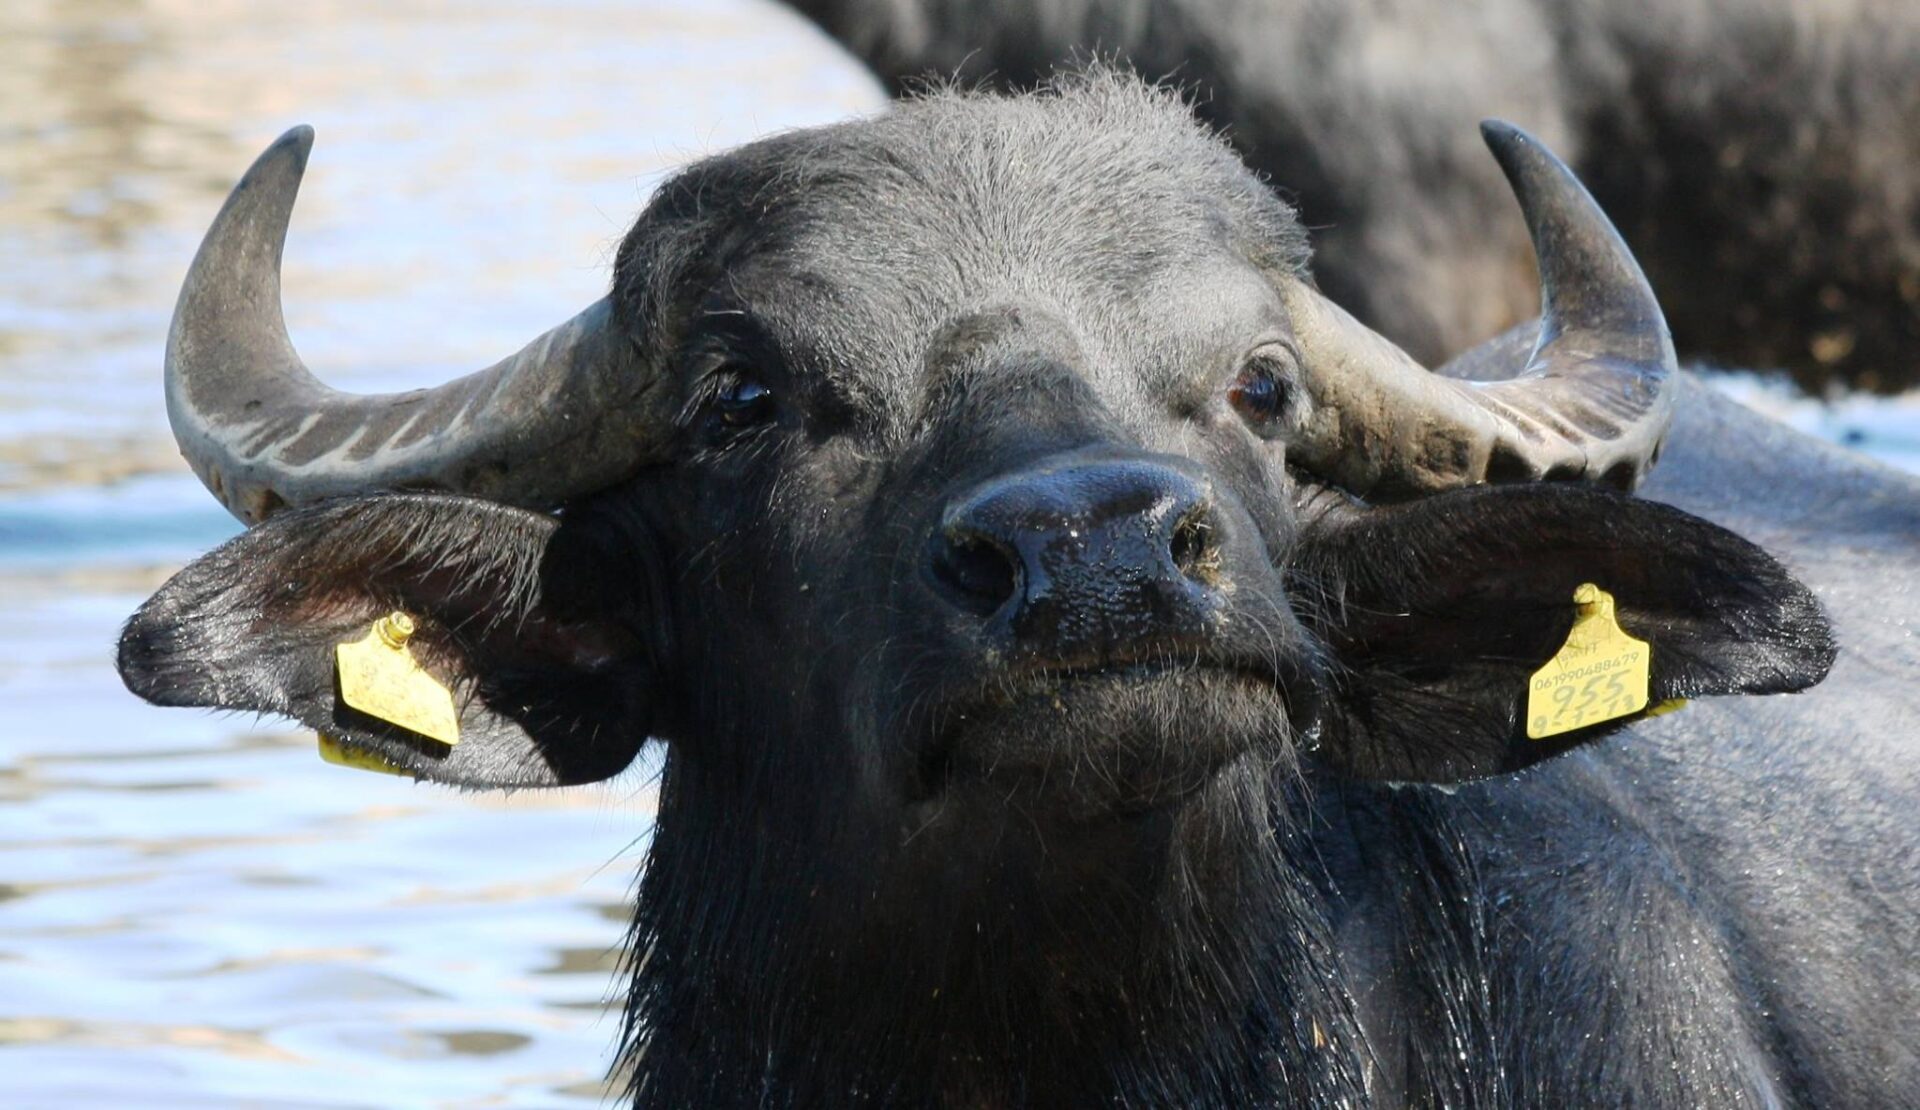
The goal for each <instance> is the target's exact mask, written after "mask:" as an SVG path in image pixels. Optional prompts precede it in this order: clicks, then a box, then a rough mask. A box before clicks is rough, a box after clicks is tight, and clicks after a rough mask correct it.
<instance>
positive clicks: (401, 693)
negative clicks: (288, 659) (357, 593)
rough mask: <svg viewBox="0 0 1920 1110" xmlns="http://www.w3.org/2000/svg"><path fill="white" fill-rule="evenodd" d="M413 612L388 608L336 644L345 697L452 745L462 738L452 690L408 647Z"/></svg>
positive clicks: (350, 702)
mask: <svg viewBox="0 0 1920 1110" xmlns="http://www.w3.org/2000/svg"><path fill="white" fill-rule="evenodd" d="M412 636H413V618H412V617H409V616H407V615H406V614H405V613H401V612H393V613H389V614H387V615H386V616H384V617H381V618H380V619H379V620H377V621H375V622H373V627H372V628H370V629H368V630H367V634H366V635H365V636H363V637H361V638H360V639H358V640H353V641H350V642H348V643H344V644H340V645H338V646H337V647H335V648H334V664H335V666H337V667H338V668H339V670H340V698H341V700H342V701H344V702H346V703H347V704H348V705H350V706H352V707H353V708H355V709H358V710H359V711H360V712H362V713H365V714H367V715H368V716H370V717H378V718H380V719H381V720H383V721H385V722H387V723H388V724H393V725H399V726H400V727H401V728H404V729H406V730H407V731H408V732H415V733H419V734H420V735H421V736H425V737H427V738H428V739H430V740H438V741H440V742H441V743H442V744H446V745H448V746H452V745H454V744H458V743H459V742H460V714H459V713H457V712H456V711H455V710H454V708H453V691H451V690H449V689H447V688H446V687H445V686H442V685H441V684H440V681H439V680H438V679H436V678H434V677H433V676H432V675H430V674H428V673H427V672H426V671H425V670H424V669H422V668H421V666H420V664H419V662H418V661H417V660H415V659H414V657H413V653H412V652H411V651H409V650H408V649H407V640H408V639H409V638H411V637H412Z"/></svg>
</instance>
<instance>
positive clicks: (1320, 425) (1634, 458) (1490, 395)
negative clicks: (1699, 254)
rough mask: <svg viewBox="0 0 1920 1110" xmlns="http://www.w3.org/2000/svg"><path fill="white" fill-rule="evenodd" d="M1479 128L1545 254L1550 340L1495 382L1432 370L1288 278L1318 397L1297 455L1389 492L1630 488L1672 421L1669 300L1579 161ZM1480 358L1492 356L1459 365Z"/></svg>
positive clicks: (1500, 129)
mask: <svg viewBox="0 0 1920 1110" xmlns="http://www.w3.org/2000/svg"><path fill="white" fill-rule="evenodd" d="M1480 131H1481V134H1482V136H1483V137H1485V139H1486V141H1487V146H1488V147H1489V148H1491V149H1492V151H1493V156H1494V157H1495V158H1496V159H1498V160H1499V162H1500V168H1501V169H1502V170H1504V171H1505V172H1506V175H1507V180H1508V182H1509V183H1510V184H1511V185H1512V187H1513V191H1514V195H1515V196H1516V197H1517V198H1518V199H1519V201H1520V211H1521V214H1522V215H1523V216H1525V218H1526V221H1527V230H1528V232H1529V233H1530V234H1531V235H1532V237H1533V249H1534V253H1535V254H1536V255H1538V257H1539V261H1540V286H1541V321H1540V328H1539V338H1538V339H1537V340H1536V341H1535V343H1534V345H1533V349H1532V351H1531V352H1530V353H1528V354H1527V356H1526V364H1525V368H1524V369H1523V370H1521V371H1520V372H1519V373H1518V374H1515V375H1511V376H1507V377H1506V380H1502V381H1490V382H1467V381H1459V380H1456V379H1450V378H1448V377H1446V376H1444V375H1445V373H1446V370H1444V369H1443V370H1442V372H1441V373H1440V374H1435V373H1431V372H1429V371H1428V370H1426V369H1425V368H1424V367H1422V366H1421V365H1420V364H1419V363H1418V362H1416V361H1415V360H1414V359H1413V357H1412V356H1411V355H1408V354H1407V353H1406V352H1405V351H1402V350H1401V349H1400V348H1399V347H1397V346H1395V345H1394V344H1392V343H1391V342H1389V341H1388V340H1386V339H1385V338H1383V337H1381V336H1380V335H1378V334H1376V333H1375V332H1373V331H1372V330H1370V329H1368V328H1367V327H1366V326H1365V325H1363V324H1361V323H1360V322H1359V321H1357V320H1355V319H1354V318H1353V317H1351V316H1349V315H1347V313H1346V312H1345V311H1343V310H1342V309H1341V308H1340V307H1339V306H1338V305H1335V304H1334V303H1333V302H1331V301H1329V300H1327V299H1326V298H1325V297H1322V296H1321V295H1320V294H1319V293H1318V292H1317V291H1315V290H1314V289H1313V288H1312V287H1310V286H1309V285H1307V284H1306V283H1305V282H1303V281H1300V280H1298V279H1291V278H1290V279H1286V280H1283V281H1282V282H1281V283H1280V286H1281V295H1282V299H1283V300H1284V301H1285V302H1286V306H1287V311H1288V313H1289V314H1290V315H1291V316H1292V318H1293V325H1294V331H1295V335H1296V338H1297V339H1298V340H1299V343H1300V347H1301V361H1302V364H1303V367H1302V376H1303V378H1304V384H1305V387H1306V391H1307V392H1308V394H1309V395H1310V396H1311V397H1312V405H1311V408H1310V411H1309V412H1308V413H1307V415H1306V418H1305V421H1304V428H1303V431H1302V433H1301V434H1299V435H1298V436H1296V437H1293V438H1291V439H1290V440H1289V442H1288V451H1289V453H1290V454H1291V455H1292V456H1293V459H1294V461H1297V462H1298V463H1300V464H1301V465H1302V466H1304V467H1306V468H1307V469H1309V470H1312V471H1314V472H1315V473H1318V474H1320V475H1321V476H1323V477H1325V478H1327V479H1328V480H1330V481H1332V482H1334V483H1336V484H1338V485H1341V486H1344V487H1346V488H1347V489H1350V490H1352V491H1354V492H1356V493H1359V494H1361V495H1362V496H1374V497H1380V498H1392V497H1404V496H1411V495H1415V494H1419V493H1426V492H1432V491H1436V490H1442V489H1450V488H1454V487H1458V486H1463V485H1472V484H1474V483H1477V482H1483V481H1492V482H1507V481H1539V480H1542V479H1548V480H1554V479H1584V480H1593V481H1603V482H1608V483H1610V484H1613V485H1616V486H1619V487H1621V488H1632V486H1633V485H1635V484H1636V483H1637V482H1638V481H1639V480H1640V478H1641V476H1642V475H1644V473H1645V472H1646V470H1647V468H1648V467H1650V466H1651V465H1652V463H1653V460H1654V458H1655V457H1656V456H1657V454H1658V453H1659V449H1660V444H1661V441H1662V439H1663V438H1664V437H1665V435H1666V432H1667V425H1668V423H1669V422H1670V421H1671V419H1672V408H1673V390H1672V376H1673V370H1674V355H1673V341H1672V339H1671V338H1670V337H1669V336H1668V334H1667V325H1666V320H1665V318H1664V317H1662V316H1661V314H1660V305H1659V302H1657V301H1656V300H1655V299H1654V296H1653V290H1652V289H1651V288H1649V287H1648V285H1647V279H1646V277H1645V276H1644V275H1642V274H1641V272H1640V267H1639V264H1638V263H1636V262H1635V261H1634V259H1633V255H1632V253H1630V252H1629V251H1628V250H1627V245H1626V244H1625V243H1624V242H1622V241H1621V239H1620V236H1619V233H1618V232H1616V231H1615V230H1614V229H1613V225H1612V224H1611V223H1610V222H1608V220H1607V217H1606V215H1605V214H1604V213H1602V212H1601V211H1600V207H1599V206H1598V205H1597V204H1595V203H1594V201H1593V198H1592V197H1591V196H1589V195H1588V194H1587V190H1586V189H1585V188H1584V187H1583V186H1582V185H1581V184H1580V181H1579V179H1577V178H1576V177H1574V175H1573V171H1571V170H1569V169H1568V168H1567V167H1566V166H1565V165H1564V164H1562V163H1561V161H1560V160H1559V159H1558V158H1556V157H1554V156H1553V154H1552V152H1551V151H1549V150H1547V148H1546V147H1544V146H1542V145H1541V144H1540V143H1539V142H1538V141H1537V140H1535V139H1534V138H1533V137H1532V136H1530V135H1528V134H1527V133H1526V132H1524V131H1521V130H1520V129H1519V128H1517V127H1514V126H1512V125H1511V124H1506V123H1500V122H1498V121H1492V120H1489V121H1488V122H1486V123H1483V124H1481V127H1480ZM1495 342H1499V341H1497V340H1496V341H1495ZM1469 359H1477V360H1478V361H1481V362H1484V361H1485V359H1483V358H1477V356H1476V355H1475V354H1474V353H1472V352H1469V354H1468V355H1465V356H1462V358H1461V359H1458V360H1455V361H1456V362H1461V361H1466V360H1469ZM1449 365H1450V366H1451V365H1452V364H1449Z"/></svg>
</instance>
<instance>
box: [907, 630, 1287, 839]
mask: <svg viewBox="0 0 1920 1110" xmlns="http://www.w3.org/2000/svg"><path fill="white" fill-rule="evenodd" d="M1286 670H1288V668H1281V667H1276V666H1275V665H1274V664H1273V663H1272V662H1271V661H1269V660H1264V659H1219V660H1204V659H1203V660H1195V659H1192V658H1189V659H1186V660H1184V661H1177V660H1171V659H1157V660H1134V661H1116V662H1111V663H1104V664H1094V665H1072V666H1045V667H1034V668H1028V669H1024V670H1022V671H1020V672H1018V673H1014V674H1003V675H998V676H995V677H993V678H991V679H989V680H987V681H983V682H981V683H978V684H977V685H975V686H973V687H972V688H971V689H962V690H957V691H953V692H950V693H948V694H946V695H945V696H941V697H935V698H932V699H928V700H927V701H926V702H924V703H923V705H926V706H928V708H926V709H924V710H923V711H922V721H921V722H919V727H918V728H917V729H916V730H915V731H916V732H918V733H919V735H922V736H925V737H926V738H927V739H926V741H925V743H924V745H923V746H922V747H921V748H920V752H919V757H918V759H917V768H916V775H915V778H916V780H917V781H916V782H915V783H914V784H913V790H912V793H913V794H914V795H915V796H916V799H917V800H922V801H925V800H932V799H936V798H945V797H948V796H951V795H954V794H956V793H965V792H969V791H975V790H979V791H982V792H984V793H985V794H987V795H989V796H999V797H1002V798H1012V797H1015V796H1026V797H1027V798H1028V799H1029V800H1031V801H1035V802H1045V801H1047V800H1049V799H1054V800H1059V801H1062V802H1064V803H1065V810H1066V812H1068V813H1069V814H1070V815H1078V816H1094V815H1097V814H1102V813H1125V812H1128V811H1135V810H1141V809H1150V808H1155V807H1158V806H1162V805H1165V804H1168V803H1171V802H1175V801H1178V800H1179V799H1181V798H1183V797H1186V796H1188V795H1191V794H1193V793H1195V792H1197V791H1199V790H1201V789H1203V788H1204V787H1205V786H1206V785H1207V784H1208V783H1210V782H1211V781H1213V779H1214V778H1215V777H1216V776H1217V775H1218V774H1219V773H1220V772H1221V770H1222V769H1223V768H1225V767H1227V766H1229V765H1232V764H1235V763H1237V762H1241V761H1244V760H1247V759H1250V758H1251V759H1255V760H1260V759H1265V760H1267V761H1277V760H1279V759H1280V758H1282V757H1283V756H1284V755H1285V753H1286V751H1287V737H1288V735H1289V733H1290V731H1291V730H1292V729H1294V728H1296V727H1300V726H1301V721H1302V715H1301V713H1300V712H1299V711H1300V709H1301V708H1303V707H1301V706H1298V705H1296V704H1293V703H1296V702H1298V701H1299V698H1298V697H1297V695H1294V694H1291V693H1290V691H1291V690H1293V689H1295V688H1296V687H1299V688H1305V687H1304V685H1302V684H1298V683H1296V682H1294V681H1292V680H1291V679H1292V678H1293V677H1294V676H1292V675H1289V674H1286V673H1283V672H1285V671H1286Z"/></svg>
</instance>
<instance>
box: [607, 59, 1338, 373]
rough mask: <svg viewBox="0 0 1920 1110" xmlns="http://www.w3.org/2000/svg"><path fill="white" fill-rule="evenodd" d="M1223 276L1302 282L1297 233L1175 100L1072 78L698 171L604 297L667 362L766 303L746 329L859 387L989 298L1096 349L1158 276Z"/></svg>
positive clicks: (915, 360) (715, 162) (678, 180)
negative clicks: (1057, 322)
mask: <svg viewBox="0 0 1920 1110" xmlns="http://www.w3.org/2000/svg"><path fill="white" fill-rule="evenodd" d="M1236 257H1237V258H1239V259H1244V260H1245V262H1247V263H1251V264H1252V266H1256V267H1260V268H1263V269H1272V270H1278V271H1287V272H1295V273H1298V272H1303V271H1304V270H1305V267H1306V263H1307V258H1308V247H1307V237H1306V232H1305V231H1304V230H1303V229H1302V228H1301V226H1300V224H1299V222H1298V221H1297V220H1296V219H1295V218H1294V213H1293V210H1292V208H1291V207H1289V206H1288V205H1287V204H1286V203H1285V202H1284V201H1282V200H1281V199H1280V198H1279V197H1277V196H1276V195H1275V194H1274V193H1273V192H1272V191H1271V190H1269V189H1268V188H1267V187H1266V185H1265V183H1264V182H1262V181H1261V180H1259V179H1258V178H1257V177H1256V176H1255V175H1254V174H1253V173H1252V172H1250V171H1248V170H1247V169H1246V168H1245V167H1244V166H1243V165H1242V164H1241V162H1240V161H1239V159H1238V157H1237V156H1236V155H1234V154H1233V153H1232V151H1231V150H1230V149H1229V148H1228V146H1227V145H1226V143H1225V142H1224V141H1223V140H1222V139H1221V138H1220V137H1219V136H1217V135H1215V134H1214V133H1213V132H1211V131H1210V130H1209V129H1207V128H1206V127H1205V126H1204V125H1202V124H1200V123H1199V122H1197V121H1196V120H1195V119H1194V117H1193V114H1192V112H1191V111H1190V109H1189V107H1188V105H1187V104H1186V103H1185V102H1184V101H1183V100H1182V99H1181V98H1180V96H1179V95H1178V94H1177V93H1176V92H1174V91H1172V90H1169V89H1166V88H1163V87H1155V86H1149V85H1146V84H1144V83H1142V82H1141V81H1139V80H1138V79H1137V78H1134V77H1132V76H1130V75H1126V74H1122V73H1119V72H1115V71H1111V70H1106V69H1094V70H1091V71H1088V72H1084V73H1080V74H1076V75H1074V76H1072V77H1069V78H1064V79H1062V80H1059V81H1056V82H1055V83H1054V84H1052V85H1051V86H1049V87H1048V88H1047V89H1046V90H1045V91H1044V92H1043V93H1042V94H1041V95H1038V96H1029V97H1021V98H1008V97H1002V96H996V95H990V94H981V93H970V92H966V91H963V90H957V89H950V88H943V89H936V90H931V91H928V92H926V93H923V94H922V95H920V96H918V97H916V98H914V99H912V100H910V101H907V102H904V103H902V104H901V105H899V106H898V108H897V109H896V110H895V111H893V112H891V113H889V114H887V115H884V116H881V117H878V118H874V119H867V120H859V121H853V122H849V123H844V124H839V125H835V126H831V127H826V128H820V129H815V130H809V131H799V132H792V133H789V134H784V135H779V136H775V137H772V138H769V139H765V140H762V141H760V142H757V143H753V144H751V145H748V146H745V147H741V148H739V149H737V150H734V151H731V152H729V153H727V154H723V155H720V156H717V157H714V158H709V159H707V160H705V161H702V162H698V163H696V164H694V165H692V166H691V167H689V168H687V169H686V170H684V171H682V172H681V173H680V174H678V175H677V176H675V177H674V178H672V179H671V180H669V181H668V182H667V183H666V184H665V185H663V186H662V187H661V189H660V190H659V192H658V193H657V194H656V196H655V198H654V200H653V201H652V203H651V204H649V206H648V207H647V210H646V211H645V212H644V213H643V214H642V215H641V217H640V219H639V221H638V222H637V224H636V225H635V227H634V228H633V230H632V231H631V232H629V234H628V235H627V237H626V240H625V242H624V243H622V245H621V248H620V252H619V257H618V260H617V263H616V268H615V281H614V296H615V298H616V301H617V303H618V304H619V306H620V315H621V316H622V318H623V319H624V320H625V321H627V324H628V326H629V327H630V328H632V329H633V330H634V332H635V335H636V339H637V340H638V341H639V342H640V343H641V345H642V347H643V348H644V349H647V350H650V351H652V352H654V353H655V355H656V356H657V357H668V356H669V355H670V353H671V352H672V351H674V350H676V349H677V346H678V344H679V343H680V342H681V341H683V340H684V339H685V337H686V332H687V327H688V322H689V321H690V320H692V319H694V318H695V317H697V315H698V314H699V313H701V312H702V311H712V310H713V309H714V306H715V305H716V304H718V305H731V304H733V303H735V301H736V299H737V297H738V296H739V295H740V294H741V291H742V290H752V289H755V288H757V287H758V284H757V283H763V284H777V286H778V288H779V289H780V290H781V292H782V294H783V295H782V296H776V297H772V298H761V299H759V300H758V301H756V303H755V304H754V308H755V311H756V312H757V313H760V314H763V315H769V316H772V317H773V318H774V319H773V321H772V322H773V323H775V324H776V325H777V326H778V327H779V328H780V330H782V331H784V332H786V333H787V334H788V335H804V336H805V337H806V339H805V342H806V344H807V345H808V346H810V347H814V348H816V349H815V350H813V351H811V352H810V353H812V354H814V355H815V356H817V359H816V361H818V362H819V363H821V364H823V365H827V366H836V365H837V366H857V367H861V368H864V369H866V370H867V371H868V373H869V374H871V373H873V372H875V371H883V368H887V367H895V368H899V369H901V370H903V371H910V368H917V367H918V366H919V364H920V360H921V358H922V354H923V350H924V345H925V343H926V341H927V339H928V337H929V336H930V335H931V334H933V332H934V331H935V330H936V329H937V328H938V327H939V326H940V325H941V324H942V323H944V322H945V321H946V320H948V319H949V318H950V317H951V315H952V314H953V313H954V312H956V311H960V310H964V309H967V308H972V309H984V308H988V307H993V306H994V305H995V304H996V298H1003V299H1004V302H1006V303H1011V302H1019V303H1023V304H1026V305H1029V306H1032V307H1039V308H1042V309H1052V310H1056V311H1062V312H1064V313H1066V314H1068V315H1070V316H1073V317H1075V318H1076V319H1078V320H1080V321H1083V322H1098V321H1107V320H1111V321H1113V322H1114V323H1115V324H1117V325H1121V327H1116V328H1111V329H1110V328H1105V327H1098V326H1096V327H1095V329H1094V330H1098V331H1113V332H1117V331H1120V330H1123V327H1124V325H1125V323H1127V322H1128V321H1129V318H1130V317H1131V316H1132V314H1134V313H1136V312H1137V311H1138V310H1139V307H1140V303H1141V301H1142V300H1143V298H1148V297H1153V296H1156V295H1158V292H1159V291H1157V290H1156V288H1155V285H1156V283H1164V282H1165V281H1166V280H1167V278H1168V275H1170V274H1175V275H1177V274H1179V273H1181V272H1182V271H1188V272H1200V271H1202V270H1204V269H1205V268H1207V267H1208V266H1209V265H1210V264H1211V265H1212V266H1215V267H1217V266H1218V265H1219V264H1220V263H1223V262H1227V261H1229V260H1232V259H1234V258H1236ZM968 301H972V302H975V303H971V304H969V303H964V302H968ZM782 315H789V317H790V318H787V319H781V318H780V317H781V316H782ZM1136 330H1137V328H1136ZM783 338H784V337H783ZM839 384H840V385H841V386H842V387H843V388H849V387H850V388H853V389H855V390H856V391H857V390H858V388H859V387H858V384H857V383H851V382H842V383H839ZM870 384H872V383H870Z"/></svg>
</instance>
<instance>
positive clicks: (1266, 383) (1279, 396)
mask: <svg viewBox="0 0 1920 1110" xmlns="http://www.w3.org/2000/svg"><path fill="white" fill-rule="evenodd" d="M1291 368H1292V355H1291V354H1290V353H1289V352H1287V351H1286V350H1285V349H1284V348H1268V349H1264V350H1261V351H1256V352H1254V354H1253V355H1252V356H1251V357H1249V358H1248V359H1247V361H1246V362H1245V364H1243V365H1242V366H1241V367H1240V372H1239V373H1238V374H1236V375H1234V378H1233V381H1232V382H1231V383H1230V384H1229V385H1228V386H1227V404H1229V405H1232V406H1233V411H1235V412H1237V413H1239V414H1240V419H1242V420H1244V421H1246V422H1247V426H1248V427H1250V428H1252V429H1253V430H1254V431H1256V432H1262V433H1266V432H1273V431H1277V430H1279V429H1280V428H1281V427H1282V426H1284V425H1285V424H1286V423H1287V422H1288V420H1289V418H1290V417H1291V416H1292V409H1293V400H1294V389H1295V386H1294V383H1293V376H1292V375H1291V373H1289V371H1290V370H1291Z"/></svg>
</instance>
